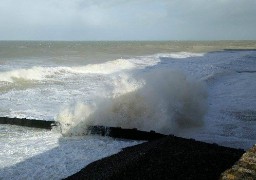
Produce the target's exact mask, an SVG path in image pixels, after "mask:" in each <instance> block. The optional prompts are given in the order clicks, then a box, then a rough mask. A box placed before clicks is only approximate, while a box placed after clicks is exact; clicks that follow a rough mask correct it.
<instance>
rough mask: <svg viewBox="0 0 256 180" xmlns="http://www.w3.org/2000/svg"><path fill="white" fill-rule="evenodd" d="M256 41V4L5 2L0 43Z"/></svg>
mask: <svg viewBox="0 0 256 180" xmlns="http://www.w3.org/2000/svg"><path fill="white" fill-rule="evenodd" d="M228 39H233V40H242V39H247V40H256V0H1V2H0V40H228Z"/></svg>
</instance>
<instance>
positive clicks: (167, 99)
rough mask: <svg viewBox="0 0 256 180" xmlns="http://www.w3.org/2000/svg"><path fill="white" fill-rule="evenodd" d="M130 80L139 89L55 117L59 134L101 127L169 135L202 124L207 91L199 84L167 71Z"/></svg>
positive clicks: (63, 112)
mask: <svg viewBox="0 0 256 180" xmlns="http://www.w3.org/2000/svg"><path fill="white" fill-rule="evenodd" d="M133 78H134V79H136V80H137V81H138V82H140V83H141V84H142V85H141V86H140V87H138V88H136V89H135V90H133V91H131V92H127V93H124V94H121V95H118V96H113V97H111V98H101V99H97V100H95V102H94V103H91V104H84V103H81V102H80V103H79V102H78V103H77V104H76V105H75V106H71V107H67V108H65V109H63V110H62V111H61V112H60V113H59V114H58V116H57V117H56V120H57V121H59V122H60V124H61V130H62V133H63V134H64V135H67V136H70V135H83V134H85V133H86V129H87V127H88V126H90V125H103V126H114V127H122V128H138V129H140V130H145V131H149V130H154V131H157V132H160V133H164V134H170V133H175V132H178V131H179V130H180V129H184V128H190V127H196V126H200V125H202V124H203V116H204V114H205V113H206V111H207V91H206V88H205V86H204V84H203V83H202V82H199V81H195V80H191V79H189V78H187V77H186V76H185V75H184V74H183V73H182V72H179V71H175V70H169V69H154V70H152V71H150V72H144V73H143V74H140V75H139V76H138V75H137V77H133ZM127 84H129V82H127ZM116 88H119V86H118V84H117V85H116Z"/></svg>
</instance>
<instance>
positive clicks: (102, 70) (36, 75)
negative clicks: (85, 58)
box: [0, 59, 135, 82]
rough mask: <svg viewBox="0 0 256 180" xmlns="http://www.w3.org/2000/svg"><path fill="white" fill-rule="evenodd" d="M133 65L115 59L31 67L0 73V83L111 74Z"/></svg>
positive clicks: (126, 61)
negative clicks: (68, 65) (104, 61)
mask: <svg viewBox="0 0 256 180" xmlns="http://www.w3.org/2000/svg"><path fill="white" fill-rule="evenodd" d="M133 68H135V65H134V64H133V63H132V62H129V61H128V60H125V59H117V60H114V61H109V62H106V63H102V64H88V65H86V66H74V67H32V68H29V69H16V70H11V71H6V72H0V81H7V82H15V81H16V80H26V81H29V80H36V81H41V80H44V79H46V78H53V77H54V76H56V75H62V74H63V75H64V74H67V73H77V74H111V73H115V72H118V71H122V70H126V69H133Z"/></svg>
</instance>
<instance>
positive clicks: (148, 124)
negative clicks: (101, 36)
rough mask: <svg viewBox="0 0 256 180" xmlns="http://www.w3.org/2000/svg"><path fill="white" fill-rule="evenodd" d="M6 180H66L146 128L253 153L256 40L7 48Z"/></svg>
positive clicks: (2, 65) (1, 113) (2, 109)
mask: <svg viewBox="0 0 256 180" xmlns="http://www.w3.org/2000/svg"><path fill="white" fill-rule="evenodd" d="M0 117H17V118H29V119H30V118H31V119H38V120H49V121H52V120H54V121H57V122H58V124H59V125H58V126H57V127H56V128H54V129H52V130H51V131H49V130H42V129H35V128H27V127H19V126H14V125H0V149H1V150H0V179H62V178H65V177H68V176H70V175H72V174H74V173H76V172H78V171H79V170H80V169H81V168H83V167H85V166H86V165H88V164H89V163H91V162H93V161H96V160H98V159H101V158H103V157H106V156H110V155H112V154H115V153H117V152H119V151H121V150H122V148H125V147H128V146H133V145H136V144H139V143H142V142H143V141H133V140H124V139H113V138H110V137H101V136H96V135H85V134H87V127H88V126H91V125H102V126H112V127H122V128H137V129H139V130H143V131H151V130H153V131H156V132H159V133H163V134H174V135H176V136H180V137H185V138H193V139H196V140H200V141H204V142H208V143H216V144H219V145H222V146H226V147H233V148H240V149H244V150H246V149H248V148H250V147H251V146H253V145H254V144H255V143H256V131H255V129H256V41H159V42H158V41H145V42H142V41H127V42H123V41H120V42H119V41H97V42H84V41H74V42H73V41H67V42H65V41H0Z"/></svg>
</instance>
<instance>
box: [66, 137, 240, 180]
mask: <svg viewBox="0 0 256 180" xmlns="http://www.w3.org/2000/svg"><path fill="white" fill-rule="evenodd" d="M244 152H245V151H244V150H242V149H234V148H228V147H223V146H219V145H217V144H209V143H205V142H200V141H196V140H193V139H184V138H180V137H176V136H167V137H163V138H160V139H157V140H153V141H148V142H145V143H142V144H139V145H136V146H132V147H128V148H124V149H123V150H122V151H121V152H119V153H117V154H114V155H112V156H109V157H106V158H103V159H101V160H98V161H95V162H93V163H91V164H89V165H88V166H86V167H84V168H83V169H82V170H80V171H79V172H77V173H75V174H73V175H71V176H69V177H67V178H66V179H68V180H72V179H120V178H121V179H219V178H220V176H221V173H223V172H224V171H225V170H227V169H228V168H231V167H232V165H234V163H235V162H237V161H238V160H239V158H240V157H241V156H242V154H243V153H244Z"/></svg>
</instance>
